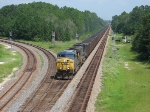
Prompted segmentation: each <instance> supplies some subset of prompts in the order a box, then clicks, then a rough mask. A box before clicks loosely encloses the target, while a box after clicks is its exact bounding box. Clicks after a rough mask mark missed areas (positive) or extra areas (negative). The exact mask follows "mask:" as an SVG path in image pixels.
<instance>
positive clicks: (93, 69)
mask: <svg viewBox="0 0 150 112" xmlns="http://www.w3.org/2000/svg"><path fill="white" fill-rule="evenodd" d="M108 31H109V28H108V30H107V31H106V33H105V35H104V37H103V39H102V42H101V44H100V46H99V48H98V50H97V52H96V53H95V55H94V57H93V59H92V61H91V63H90V64H89V66H88V68H87V70H86V72H85V73H84V75H83V77H82V79H81V81H80V83H79V84H78V87H77V90H76V94H75V96H74V99H73V100H72V103H71V105H70V107H69V109H68V112H85V111H86V107H87V104H88V101H89V98H90V95H91V90H92V87H93V83H94V81H95V77H96V74H97V71H98V68H99V65H100V62H101V59H102V55H103V51H104V48H105V44H106V41H107V37H108Z"/></svg>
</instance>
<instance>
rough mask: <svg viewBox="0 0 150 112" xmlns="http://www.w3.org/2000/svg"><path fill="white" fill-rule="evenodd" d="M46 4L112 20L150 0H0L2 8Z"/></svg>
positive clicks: (148, 3) (146, 3)
mask: <svg viewBox="0 0 150 112" xmlns="http://www.w3.org/2000/svg"><path fill="white" fill-rule="evenodd" d="M34 1H35V2H39V1H41V2H46V3H51V4H53V5H57V6H59V7H64V6H67V7H73V8H75V9H78V10H80V11H85V10H88V11H90V12H94V13H96V14H97V15H98V17H100V18H102V19H104V20H112V16H115V15H121V13H122V12H124V11H125V12H127V13H129V12H131V11H132V9H133V8H134V7H136V6H141V5H144V6H145V5H149V6H150V0H0V8H2V7H3V6H6V5H11V4H15V5H18V4H21V3H32V2H34Z"/></svg>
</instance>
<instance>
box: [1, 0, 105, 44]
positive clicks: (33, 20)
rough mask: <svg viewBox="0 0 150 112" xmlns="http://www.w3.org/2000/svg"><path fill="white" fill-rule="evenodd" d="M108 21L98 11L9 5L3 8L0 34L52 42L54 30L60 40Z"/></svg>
mask: <svg viewBox="0 0 150 112" xmlns="http://www.w3.org/2000/svg"><path fill="white" fill-rule="evenodd" d="M104 26H106V22H105V21H104V20H103V19H101V18H100V17H98V16H97V14H96V13H93V12H90V11H88V10H85V11H84V12H82V11H79V10H77V9H74V8H70V7H66V6H64V7H61V8H60V7H58V6H57V5H52V4H50V3H45V2H32V3H28V4H19V5H13V4H12V5H7V6H4V7H2V8H1V9H0V35H1V36H5V37H9V32H12V36H13V39H24V40H32V41H51V39H52V32H55V39H56V40H57V41H69V40H71V39H74V38H75V37H76V33H77V34H78V35H82V34H84V33H88V32H97V31H98V30H99V29H101V28H103V27H104Z"/></svg>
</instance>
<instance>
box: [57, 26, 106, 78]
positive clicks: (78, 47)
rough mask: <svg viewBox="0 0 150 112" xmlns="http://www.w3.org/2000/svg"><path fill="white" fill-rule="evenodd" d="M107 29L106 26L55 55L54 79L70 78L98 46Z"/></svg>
mask: <svg viewBox="0 0 150 112" xmlns="http://www.w3.org/2000/svg"><path fill="white" fill-rule="evenodd" d="M107 28H108V26H107V27H105V28H104V29H103V30H100V31H99V32H97V33H96V34H94V35H92V36H91V37H89V38H87V39H86V40H84V41H82V43H78V44H75V45H74V46H73V47H71V48H69V49H67V50H64V51H62V52H59V53H58V54H57V61H56V70H57V73H56V75H55V77H56V78H58V77H59V78H62V79H63V78H64V77H66V76H68V78H69V77H70V78H72V76H73V74H74V73H75V72H76V71H77V70H78V69H79V68H80V66H81V65H82V64H83V63H84V61H85V59H86V58H87V57H88V56H89V55H90V53H91V52H92V51H93V49H94V48H95V46H96V45H97V44H98V42H99V41H100V39H101V37H102V36H103V35H104V32H105V31H106V30H107Z"/></svg>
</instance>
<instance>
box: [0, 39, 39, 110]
mask: <svg viewBox="0 0 150 112" xmlns="http://www.w3.org/2000/svg"><path fill="white" fill-rule="evenodd" d="M0 41H1V42H4V43H7V44H10V42H9V41H7V40H2V39H0ZM12 44H13V45H14V46H17V47H19V48H21V49H22V50H23V51H24V52H25V53H26V55H27V60H28V62H27V65H26V67H25V69H24V72H23V73H22V74H21V75H20V76H19V78H18V79H17V80H15V83H13V84H12V85H11V86H10V87H9V89H8V90H7V91H5V92H4V93H2V94H1V95H0V111H2V109H3V108H4V107H5V106H6V105H7V104H8V103H9V102H10V101H11V100H12V99H13V97H14V96H15V95H16V94H17V93H18V92H19V91H20V90H21V88H22V87H23V86H24V85H25V83H26V82H27V80H28V79H29V78H30V77H31V75H32V73H33V72H34V70H35V69H36V63H37V60H36V57H35V55H34V54H33V52H32V51H30V50H29V49H27V48H25V47H23V46H21V45H19V44H15V43H12Z"/></svg>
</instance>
